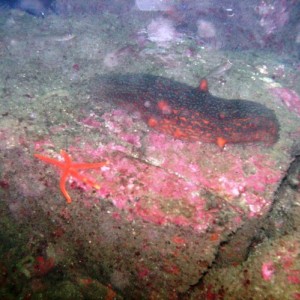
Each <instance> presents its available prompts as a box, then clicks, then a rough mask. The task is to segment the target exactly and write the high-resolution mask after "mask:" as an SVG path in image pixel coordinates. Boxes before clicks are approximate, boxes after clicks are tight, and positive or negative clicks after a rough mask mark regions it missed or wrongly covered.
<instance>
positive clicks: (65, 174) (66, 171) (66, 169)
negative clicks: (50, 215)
mask: <svg viewBox="0 0 300 300" xmlns="http://www.w3.org/2000/svg"><path fill="white" fill-rule="evenodd" d="M60 154H61V155H62V156H63V158H64V160H65V164H64V166H63V174H62V176H61V178H60V182H59V187H60V190H61V192H62V194H63V195H64V196H65V198H66V200H67V203H71V202H72V199H71V196H70V195H69V193H68V192H67V190H66V181H67V178H68V176H69V174H70V170H71V165H72V159H71V157H70V156H69V155H68V153H67V152H65V151H64V150H61V151H60Z"/></svg>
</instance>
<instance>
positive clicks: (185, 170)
mask: <svg viewBox="0 0 300 300" xmlns="http://www.w3.org/2000/svg"><path fill="white" fill-rule="evenodd" d="M101 119H102V120H104V121H102V122H104V123H105V126H101V124H100V125H99V126H98V123H97V122H98V120H100V118H98V117H95V116H89V117H88V118H87V119H84V120H83V124H85V125H86V126H90V127H92V128H94V126H95V127H99V128H101V130H103V129H104V128H106V130H108V132H109V133H108V134H109V135H113V136H114V137H116V138H117V140H118V141H119V143H118V142H114V140H115V138H114V139H112V140H113V141H111V142H109V143H106V144H101V145H99V146H98V148H94V147H93V146H92V145H93V144H92V143H89V142H85V141H84V140H82V139H79V138H78V140H77V143H78V144H80V145H81V146H80V148H77V147H70V148H69V153H70V154H71V156H72V158H73V159H74V161H85V162H86V161H89V162H97V161H102V160H104V159H105V160H108V161H109V164H108V165H107V166H105V167H103V168H101V169H99V170H91V171H89V172H87V171H85V170H83V171H82V172H83V174H84V175H85V176H86V177H89V178H91V179H94V180H95V181H96V182H98V183H99V184H100V189H99V190H97V191H96V195H98V196H99V198H101V199H99V201H103V200H104V199H107V200H108V201H111V202H112V203H113V205H114V206H115V207H116V209H117V210H119V211H120V213H121V212H124V213H125V216H127V219H128V220H134V219H135V218H136V217H137V218H141V219H143V220H144V221H147V222H151V223H154V224H159V225H165V224H175V225H178V226H190V227H192V228H194V229H195V230H197V231H198V232H205V231H206V230H207V229H208V228H213V227H215V224H216V223H217V222H218V219H222V218H223V216H226V217H225V219H226V220H227V221H226V222H227V225H228V226H229V227H230V226H238V224H240V223H241V222H242V221H241V220H242V219H243V218H244V216H248V217H256V216H260V215H262V214H263V213H264V212H266V211H267V210H268V209H269V207H270V204H271V202H272V195H273V194H272V193H273V191H274V190H275V189H276V184H277V183H278V181H279V180H280V178H281V176H282V173H281V171H280V170H278V169H276V168H275V167H274V162H273V161H272V160H271V159H269V158H268V157H267V155H264V154H261V153H260V152H259V151H257V149H259V148H255V146H252V147H253V150H252V152H251V151H248V152H247V151H243V152H241V151H240V152H239V151H232V149H235V148H234V147H235V146H228V147H229V148H228V147H227V146H226V147H225V149H224V150H220V149H219V148H218V147H217V146H216V145H209V144H201V143H186V142H183V141H180V140H175V139H173V138H171V137H168V136H166V135H164V134H161V133H157V132H155V131H149V132H148V133H147V134H146V135H145V133H144V132H141V131H140V130H135V129H134V128H136V126H137V124H136V123H138V122H139V121H138V117H137V116H130V115H128V114H127V113H126V112H123V111H122V110H119V109H118V110H113V111H112V112H111V113H105V114H104V115H103V116H102V117H101ZM93 130H94V129H93ZM41 147H42V144H41V143H39V147H38V148H41ZM230 147H233V148H230ZM227 148H228V149H227ZM248 149H249V148H248ZM43 154H45V153H43ZM241 154H242V155H243V157H241ZM70 183H72V185H74V188H75V189H76V188H78V187H80V188H81V190H82V191H85V192H86V191H87V190H89V189H90V188H88V187H87V186H86V185H84V184H83V183H82V182H77V181H76V180H75V179H70ZM71 187H72V186H71ZM222 222H223V220H222V221H221V223H222Z"/></svg>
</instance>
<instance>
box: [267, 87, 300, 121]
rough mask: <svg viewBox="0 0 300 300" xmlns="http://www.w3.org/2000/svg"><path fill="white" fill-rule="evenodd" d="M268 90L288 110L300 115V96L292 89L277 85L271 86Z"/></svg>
mask: <svg viewBox="0 0 300 300" xmlns="http://www.w3.org/2000/svg"><path fill="white" fill-rule="evenodd" d="M270 91H271V93H272V95H273V96H275V97H278V98H279V99H280V100H281V101H282V103H283V104H284V105H285V106H286V107H287V109H288V110H289V111H291V112H294V113H296V114H297V115H298V116H299V117H300V97H299V95H298V94H297V93H296V92H295V91H294V90H291V89H288V88H280V87H278V88H271V89H270Z"/></svg>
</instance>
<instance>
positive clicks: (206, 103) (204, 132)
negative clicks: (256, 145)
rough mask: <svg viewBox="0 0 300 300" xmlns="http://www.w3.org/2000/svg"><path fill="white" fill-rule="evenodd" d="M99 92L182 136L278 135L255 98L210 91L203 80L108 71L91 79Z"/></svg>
mask: <svg viewBox="0 0 300 300" xmlns="http://www.w3.org/2000/svg"><path fill="white" fill-rule="evenodd" d="M96 83H97V85H98V96H100V99H103V100H106V101H115V102H116V103H117V104H118V105H124V104H125V106H127V107H128V108H130V109H133V110H138V111H139V112H140V114H141V116H142V118H143V120H144V121H145V122H146V123H147V124H148V126H149V127H151V128H154V129H156V130H158V131H160V132H164V133H167V134H169V135H171V136H173V137H174V138H178V139H181V140H186V141H192V142H193V141H201V142H206V143H215V144H217V145H219V146H220V147H221V148H222V147H224V145H225V144H227V143H249V142H263V143H264V144H265V145H267V146H270V145H272V144H274V143H275V142H276V141H277V140H278V137H279V123H278V120H277V118H276V115H275V113H274V112H273V111H272V110H271V109H269V108H267V107H265V106H264V105H262V104H259V103H257V102H254V101H249V100H241V99H238V100H237V99H233V100H227V99H223V98H220V97H215V96H213V95H212V94H210V93H209V91H208V85H207V81H206V80H201V82H200V84H199V86H198V87H197V88H194V87H191V86H189V85H186V84H184V83H180V82H177V81H174V80H172V79H168V78H165V77H161V76H155V75H149V74H108V75H100V76H98V77H97V79H96Z"/></svg>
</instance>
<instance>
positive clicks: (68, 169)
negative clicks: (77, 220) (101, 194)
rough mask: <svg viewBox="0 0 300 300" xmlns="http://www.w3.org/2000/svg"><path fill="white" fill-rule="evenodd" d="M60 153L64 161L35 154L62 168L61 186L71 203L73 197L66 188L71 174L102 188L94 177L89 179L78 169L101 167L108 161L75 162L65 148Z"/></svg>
mask: <svg viewBox="0 0 300 300" xmlns="http://www.w3.org/2000/svg"><path fill="white" fill-rule="evenodd" d="M60 155H61V156H62V157H63V159H64V161H59V160H56V159H54V158H51V157H48V156H44V155H41V154H34V156H35V157H36V158H38V159H40V160H42V161H44V162H46V163H49V164H52V165H54V166H56V167H59V168H60V169H61V170H62V174H61V177H60V182H59V187H60V190H61V192H62V194H63V195H64V196H65V198H66V200H67V203H71V202H72V199H71V197H70V195H69V193H68V192H67V190H66V180H67V178H68V177H69V176H72V177H74V178H76V179H78V180H80V181H82V182H84V183H85V184H88V185H90V186H91V187H93V188H95V189H96V190H99V189H100V185H99V184H98V183H97V182H95V181H94V180H92V179H89V178H87V177H85V176H83V175H81V174H79V173H78V170H84V169H99V168H101V167H103V166H105V165H107V164H108V162H107V161H102V162H99V163H75V162H73V161H72V158H71V156H70V155H69V154H68V153H67V152H66V151H64V150H61V151H60Z"/></svg>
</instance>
